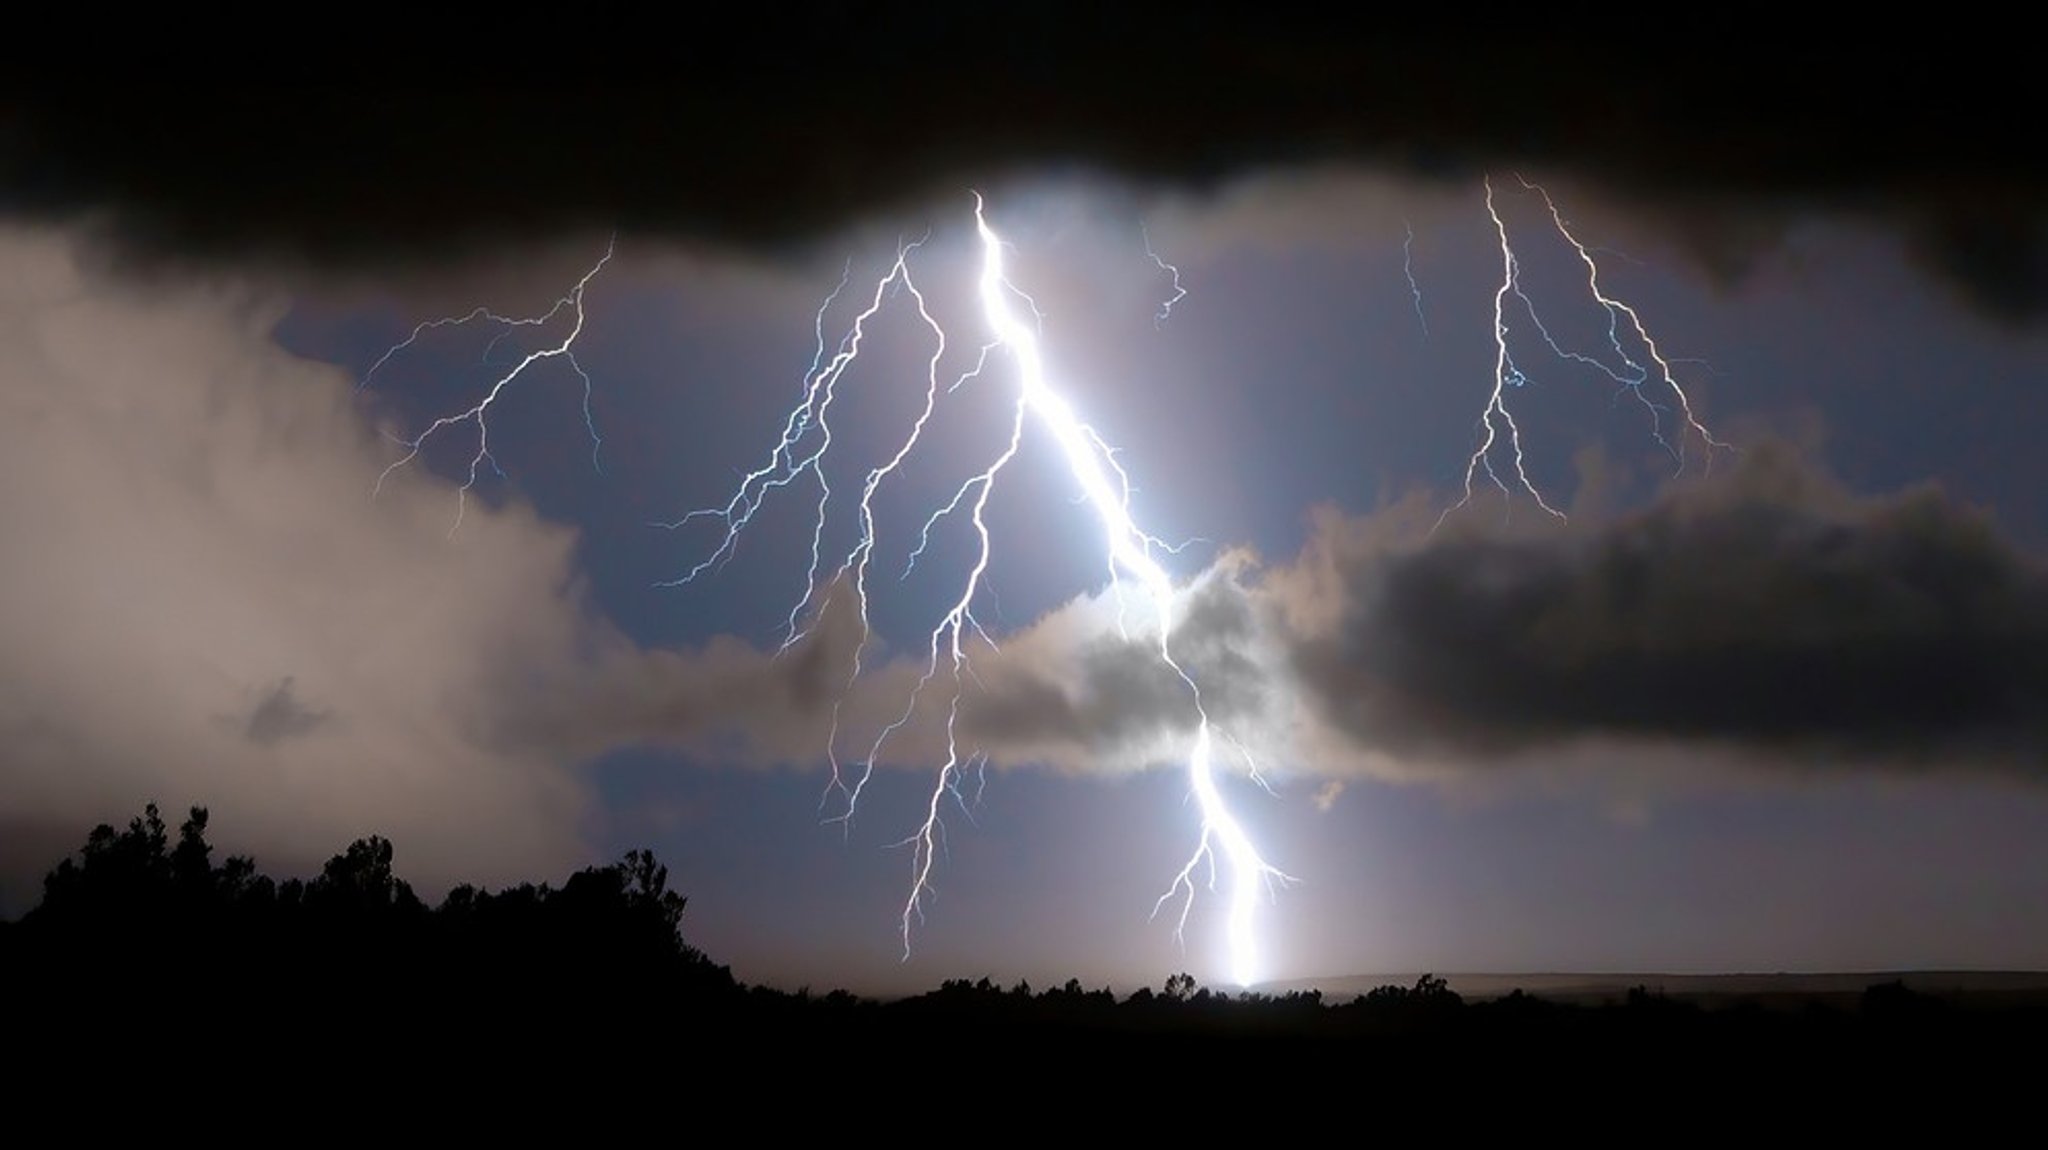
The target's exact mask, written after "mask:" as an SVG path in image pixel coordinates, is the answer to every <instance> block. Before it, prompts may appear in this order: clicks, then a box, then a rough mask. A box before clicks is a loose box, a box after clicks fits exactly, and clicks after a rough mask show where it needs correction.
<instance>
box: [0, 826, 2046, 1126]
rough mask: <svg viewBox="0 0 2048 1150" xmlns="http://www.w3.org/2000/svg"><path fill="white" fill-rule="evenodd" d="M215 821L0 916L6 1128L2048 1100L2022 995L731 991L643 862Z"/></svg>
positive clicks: (1992, 1109)
mask: <svg viewBox="0 0 2048 1150" xmlns="http://www.w3.org/2000/svg"><path fill="white" fill-rule="evenodd" d="M204 829H205V819H204V814H203V812H198V811H195V812H194V814H193V817H192V819H190V820H188V821H187V822H186V823H185V825H184V827H183V828H181V833H180V834H179V835H178V836H177V839H176V841H175V842H173V840H172V836H171V835H170V834H169V833H168V832H167V830H166V828H165V827H164V825H163V824H162V823H161V821H159V820H158V819H157V818H156V815H155V812H154V811H153V810H152V811H151V812H149V813H148V814H147V815H146V816H145V817H144V818H142V819H138V820H135V822H134V823H132V824H131V826H130V827H129V829H128V830H127V831H125V832H115V831H113V830H112V829H111V828H101V829H100V830H98V831H95V832H94V835H93V836H92V838H91V839H90V840H89V841H88V842H87V845H86V847H85V849H84V851H83V852H82V853H81V854H80V855H79V856H78V857H77V858H75V859H70V860H66V861H65V862H63V863H62V864H60V865H59V866H58V867H57V869H55V870H54V871H52V872H51V874H50V876H49V879H48V881H47V883H46V885H45V892H44V898H43V901H42V903H41V904H40V905H39V906H38V907H36V908H35V910H33V911H31V912H30V913H29V914H28V915H27V916H25V917H24V918H23V919H22V920H21V921H20V922H17V923H10V924H5V925H4V926H0V979H4V985H5V986H6V987H7V988H8V999H7V1008H6V1029H5V1033H6V1044H7V1049H8V1051H9V1054H10V1058H9V1066H10V1067H11V1069H10V1070H9V1071H8V1076H9V1081H10V1083H11V1085H12V1087H13V1089H12V1090H11V1091H9V1094H10V1096H11V1098H12V1099H13V1106H12V1110H13V1112H14V1113H15V1114H16V1115H17V1117H19V1116H23V1115H29V1114H32V1113H40V1112H42V1110H43V1109H45V1108H47V1106H48V1104H49V1102H50V1100H51V1099H52V1098H65V1099H74V1098H86V1099H89V1100H97V1101H96V1102H93V1103H92V1105H94V1106H99V1107H102V1108H111V1110H109V1111H108V1112H109V1113H114V1112H123V1111H124V1108H128V1107H141V1108H142V1109H152V1108H153V1107H158V1106H162V1105H166V1104H174V1105H183V1106H188V1107H192V1108H195V1109H194V1111H193V1112H194V1113H195V1114H227V1113H234V1112H237V1111H236V1109H235V1108H237V1107H250V1106H253V1107H262V1108H274V1107H275V1106H278V1105H282V1104H284V1103H285V1102H289V1103H290V1105H291V1106H292V1107H296V1108H299V1109H302V1110H305V1112H306V1113H308V1114H313V1113H318V1114H327V1115H330V1116H331V1117H332V1118H333V1119H334V1120H337V1121H347V1122H357V1121H362V1122H369V1121H384V1120H385V1119H384V1118H382V1117H380V1116H382V1115H385V1114H386V1113H397V1112H399V1111H405V1112H407V1113H411V1112H415V1111H417V1112H419V1113H422V1114H425V1113H428V1112H431V1113H433V1114H435V1115H436V1118H435V1119H434V1121H436V1122H448V1121H459V1122H461V1123H463V1124H464V1128H465V1129H470V1130H476V1129H481V1128H482V1127H483V1126H490V1127H495V1128H502V1127H504V1126H506V1125H511V1126H513V1127H518V1126H520V1125H521V1124H522V1123H525V1122H527V1121H529V1120H530V1121H535V1122H538V1121H542V1120H543V1118H542V1116H543V1115H546V1116H549V1118H548V1120H550V1121H555V1120H560V1118H561V1116H562V1115H563V1114H565V1113H570V1114H575V1115H581V1116H582V1117H580V1118H578V1119H577V1120H578V1121H586V1120H587V1121H589V1122H595V1123H598V1124H599V1125H603V1126H606V1127H609V1126H610V1118H616V1117H619V1116H621V1115H625V1114H629V1113H644V1112H643V1111H641V1110H636V1109H628V1110H617V1109H615V1108H616V1107H619V1106H628V1107H629V1108H630V1107H649V1106H651V1107H655V1108H656V1109H658V1110H663V1111H666V1110H667V1108H669V1107H680V1109H678V1110H675V1111H674V1112H673V1114H671V1115H670V1116H669V1120H670V1121H675V1122H686V1123H687V1124H688V1126H689V1127H690V1128H691V1129H696V1128H698V1127H699V1126H700V1125H701V1124H702V1123H703V1122H705V1121H709V1120H711V1119H712V1118H714V1117H717V1116H721V1115H722V1116H724V1117H722V1118H719V1121H721V1122H724V1121H725V1120H726V1119H729V1118H731V1117H733V1116H734V1115H744V1116H745V1119H746V1122H747V1123H749V1124H750V1125H748V1126H747V1127H746V1128H745V1129H744V1130H732V1131H728V1132H727V1133H726V1134H724V1135H721V1136H720V1137H718V1138H716V1139H714V1140H716V1141H721V1142H724V1141H737V1140H740V1139H742V1138H746V1139H749V1140H751V1138H752V1137H753V1136H754V1135H756V1134H759V1135H761V1136H767V1135H768V1134H771V1133H774V1132H777V1131H783V1132H788V1131H794V1130H799V1129H806V1128H808V1129H816V1130H820V1131H830V1130H834V1129H841V1130H868V1129H873V1128H875V1126H876V1124H877V1123H880V1124H883V1125H885V1126H886V1125H888V1124H891V1123H900V1124H905V1125H902V1126H901V1129H902V1130H904V1131H905V1132H906V1133H908V1132H913V1131H917V1130H921V1129H923V1130H926V1132H930V1131H929V1130H928V1128H926V1127H924V1126H922V1125H921V1124H922V1123H927V1122H929V1121H932V1120H933V1118H932V1116H934V1115H956V1116H961V1117H967V1118H971V1120H972V1121H973V1122H974V1123H975V1125H973V1126H971V1127H960V1128H957V1129H956V1128H953V1127H950V1126H949V1127H946V1129H949V1130H954V1131H955V1132H956V1133H960V1134H963V1135H965V1134H968V1133H970V1132H978V1133H979V1134H989V1133H991V1132H997V1131H1003V1130H1014V1129H1023V1128H1033V1129H1043V1130H1049V1131H1050V1130H1056V1129H1068V1130H1069V1132H1070V1133H1072V1134H1074V1135H1075V1136H1076V1137H1079V1136H1081V1135H1082V1134H1083V1133H1084V1132H1085V1131H1088V1130H1098V1129H1105V1128H1108V1127H1116V1128H1118V1129H1128V1130H1131V1131H1150V1132H1152V1133H1155V1134H1157V1133H1160V1132H1163V1131H1168V1130H1180V1131H1186V1132H1188V1133H1190V1134H1193V1135H1197V1136H1201V1135H1208V1136H1211V1137H1212V1138H1213V1137H1214V1136H1220V1135H1221V1134H1222V1133H1223V1132H1224V1131H1240V1130H1245V1131H1248V1130H1250V1129H1253V1128H1254V1127H1256V1128H1257V1129H1259V1130H1263V1131H1264V1132H1266V1133H1268V1134H1271V1133H1274V1132H1275V1131H1278V1130H1281V1129H1289V1130H1302V1131H1309V1130H1314V1129H1320V1126H1319V1125H1318V1124H1319V1123H1320V1122H1322V1121H1323V1119H1324V1118H1330V1119H1333V1120H1337V1121H1338V1122H1339V1124H1340V1128H1341V1129H1342V1130H1344V1131H1346V1132H1348V1133H1347V1137H1359V1138H1365V1137H1373V1138H1379V1137H1392V1136H1395V1131H1396V1130H1433V1131H1437V1132H1439V1133H1444V1134H1450V1133H1456V1132H1469V1131H1473V1130H1477V1129H1481V1128H1501V1127H1516V1128H1525V1129H1538V1128H1552V1129H1563V1128H1571V1129H1577V1130H1579V1132H1580V1133H1584V1134H1589V1135H1599V1134H1601V1133H1602V1132H1604V1135H1605V1136H1606V1137H1610V1138H1618V1137H1621V1136H1624V1134H1626V1133H1627V1132H1628V1131H1630V1130H1633V1131H1634V1132H1635V1134H1637V1135H1648V1134H1652V1133H1662V1134H1665V1135H1677V1134H1681V1133H1685V1132H1687V1131H1691V1132H1692V1133H1695V1134H1696V1133H1697V1132H1698V1129H1699V1128H1701V1124H1706V1125H1707V1126H1719V1125H1727V1124H1732V1125H1734V1126H1741V1125H1742V1124H1745V1123H1766V1124H1768V1123H1786V1122H1794V1121H1796V1122H1797V1123H1799V1124H1800V1128H1802V1129H1807V1130H1810V1131H1814V1132H1826V1131H1832V1132H1836V1133H1840V1132H1842V1131H1845V1130H1849V1129H1852V1128H1853V1129H1859V1130H1866V1131H1873V1132H1878V1133H1889V1134H1897V1133H1899V1132H1900V1131H1902V1130H1904V1129H1906V1128H1907V1127H1905V1126H1901V1125H1900V1124H1901V1123H1911V1124H1914V1126H1913V1128H1926V1129H1936V1130H1938V1131H1941V1132H1945V1133H1946V1134H1948V1135H1951V1136H1956V1137H1961V1136H1964V1135H1966V1134H1967V1133H1969V1132H1973V1131H1974V1132H1985V1133H1986V1136H1989V1135H1988V1132H1989V1131H1991V1130H1992V1129H1994V1128H2002V1126H2003V1124H2004V1123H2006V1122H2007V1121H2010V1120H2017V1119H2019V1118H2021V1117H2023V1116H2025V1115H2026V1114H2029V1113H2031V1111H2032V1109H2033V1107H2034V1106H2035V1104H2036V1102H2037V1100H2038V1098H2039V1097H2040V1095H2041V1093H2042V1087H2041V1085H2040V1084H2041V1081H2042V1069H2043V1066H2044V1058H2043V1055H2042V1054H2041V1053H2040V1052H2041V1050H2042V1049H2043V1046H2042V1041H2043V1039H2044V1038H2048V992H2044V989H2043V988H2044V987H2048V979H2043V978H2041V977H2039V976H2032V975H2025V974H2019V975H1988V974H1964V975H1939V974H1933V975H1927V974H1922V975H1910V976H1901V977H1884V976H1869V975H1847V976H1810V975H1809V976H1776V977H1772V978H1763V979H1757V978H1755V977H1754V976H1743V977H1747V978H1749V981H1747V982H1744V981H1739V980H1737V979H1735V978H1733V977H1720V978H1699V977H1673V976H1664V977H1659V976H1646V977H1645V978H1644V979H1643V980H1642V981H1640V982H1637V983H1636V984H1634V985H1618V984H1616V983H1615V982H1614V981H1613V980H1612V979H1611V977H1610V978H1609V979H1608V981H1606V982H1602V981H1601V977H1605V976H1599V977H1595V976H1529V978H1530V983H1531V984H1530V985H1529V986H1526V987H1519V986H1509V987H1502V986H1500V985H1491V986H1488V985H1483V980H1482V979H1479V978H1478V977H1477V976H1461V977H1460V978H1459V979H1458V985H1460V986H1463V987H1464V988H1465V990H1466V993H1460V990H1459V989H1458V988H1457V987H1455V986H1453V985H1452V983H1451V982H1450V981H1448V980H1445V979H1439V978H1434V977H1430V976H1426V975H1425V976H1419V977H1417V978H1415V979H1413V980H1412V981H1403V982H1391V983H1386V984H1383V985H1378V986H1373V987H1369V988H1366V989H1363V990H1361V991H1359V992H1358V993H1354V994H1350V995H1343V996H1340V995H1339V994H1336V993H1331V991H1330V988H1329V987H1328V986H1327V985H1326V986H1325V988H1323V989H1321V990H1302V989H1297V990H1282V991H1279V992H1276V993H1255V994H1230V993H1222V992H1217V991H1212V990H1209V989H1205V988H1202V987H1200V986H1197V985H1196V984H1195V983H1194V981H1193V980H1192V979H1190V978H1187V977H1186V976H1184V975H1182V976H1175V977H1173V978H1171V979H1168V980H1166V981H1165V982H1163V983H1162V985H1161V986H1160V987H1159V988H1156V989H1145V990H1140V991H1138V992H1136V993H1133V994H1126V995H1121V996H1119V995H1117V994H1113V993H1111V992H1110V991H1108V990H1091V989H1088V988H1085V987H1083V986H1081V985H1080V984H1079V983H1076V982H1069V983H1067V984H1066V985H1065V986H1062V987H1057V988H1048V989H1034V988H1031V987H1028V986H1024V985H1017V986H1008V987H1005V986H999V985H995V984H993V983H991V982H989V981H988V980H986V979H983V980H976V981H970V980H966V979H962V980H956V981H951V982H947V983H946V984H944V985H943V986H941V987H938V988H936V989H934V990H932V991H930V992H928V993H925V994H922V995H917V996H913V997H909V998H904V999H899V1000H895V1001H891V1002H876V1001H870V1000H863V999H859V998H856V997H854V996H852V995H849V994H846V993H843V992H835V993H829V994H810V993H800V994H790V993H786V992H782V991H778V990H773V989H768V988H763V987H750V986H747V985H745V984H744V983H742V982H741V981H739V980H738V979H736V978H734V977H733V975H732V973H731V972H730V971H729V970H728V969H726V968H725V967H723V966H720V965H718V964H717V963H716V962H715V961H714V960H713V959H711V958H710V957H708V956H706V955H704V954H702V953H700V952H698V951H697V950H695V949H694V948H692V947H690V946H689V945H688V944H687V943H686V942H684V941H683V937H682V934H681V930H680V928H681V922H682V914H683V909H684V900H683V899H682V898H681V897H680V896H679V895H678V894H676V893H675V892H673V891H671V890H669V889H668V886H667V872H666V869H665V868H663V867H661V866H660V865H659V864H658V863H657V862H656V861H655V860H654V859H653V857H652V856H651V855H647V854H645V853H644V852H635V853H633V854H631V855H628V856H627V858H626V859H625V860H623V861H622V862H620V863H617V864H614V865H612V866H610V867H602V868H591V869H588V870H585V871H582V872H579V873H577V874H576V875H573V876H571V877H570V878H569V879H568V880H567V881H566V882H565V883H564V884H563V885H562V886H561V887H560V888H553V887H549V886H544V885H543V886H531V885H529V886H522V887H517V888H513V889H511V890H506V891H501V892H496V893H492V892H485V891H479V890H476V889H474V888H468V887H464V888H458V889H457V890H456V891H454V892H451V893H450V894H449V896H448V897H447V898H446V899H445V900H444V901H443V902H442V903H441V904H440V905H439V906H438V907H434V908H429V907H428V906H426V905H425V904H424V903H422V902H421V901H420V900H419V899H417V898H416V897H414V895H413V892H412V891H411V889H410V888H409V887H408V886H407V885H406V884H405V883H404V882H403V881H402V880H399V879H397V878H395V877H394V876H393V875H392V873H391V869H390V860H391V852H390V845H389V844H388V843H385V842H383V841H382V840H378V839H371V840H364V841H362V842H358V843H357V844H355V845H353V846H351V847H350V849H349V851H348V852H346V853H344V854H342V855H338V856H336V857H335V858H334V859H333V860H332V861H330V862H329V864H328V866H327V868H326V870H325V871H323V873H322V874H321V875H320V876H319V877H318V878H316V879H314V880H311V881H309V882H298V881H296V880H294V881H288V882H285V883H275V882H272V881H271V880H270V879H268V878H264V877H262V876H260V875H257V874H256V873H255V872H254V869H253V866H252V865H251V864H249V863H248V862H247V860H238V859H237V860H229V861H228V862H226V863H224V864H220V865H215V864H214V863H213V862H212V860H211V858H210V848H207V847H206V844H205V842H204ZM1572 979H1576V980H1577V981H1575V982H1574V981H1570V980H1572ZM138 1099H150V1100H152V1101H151V1103H150V1104H149V1105H147V1106H145V1105H143V1103H141V1102H139V1101H137V1100H138ZM66 1105H67V1106H73V1107H74V1109H73V1110H71V1111H67V1113H74V1115H75V1114H77V1113H86V1112H78V1111H76V1110H75V1104H74V1103H70V1102H67V1103H66ZM306 1108H310V1109H306ZM266 1112H267V1109H266ZM87 1116H88V1117H90V1116H91V1115H90V1114H89V1113H88V1114H87ZM104 1116H105V1115H104V1114H102V1115H101V1117H104ZM1318 1116H1321V1117H1318ZM1645 1116H1648V1118H1654V1119H1655V1120H1656V1121H1657V1122H1659V1123H1663V1124H1664V1125H1663V1127H1661V1128H1660V1129H1659V1130H1652V1129H1649V1128H1643V1127H1641V1125H1640V1124H1641V1123H1643V1122H1645V1121H1647V1120H1648V1118H1646V1117H1645ZM601 1119H603V1120H602V1121H601ZM2027 1121H2029V1122H2031V1121H2032V1120H2031V1119H2027ZM1930 1122H1931V1123H1934V1124H1935V1126H1934V1127H1926V1126H1924V1124H1926V1123H1930ZM1418 1123H1420V1124H1421V1125H1420V1126H1418V1125H1417V1124H1418ZM1587 1123H1591V1124H1592V1125H1591V1126H1587V1125H1585V1124H1587ZM1615 1123H1619V1125H1614V1124H1615ZM1247 1124H1249V1125H1247ZM1574 1124H1577V1125H1574ZM591 1129H592V1130H594V1129H596V1127H591ZM721 1129H723V1127H721ZM1791 1129H1792V1128H1791V1127H1783V1128H1779V1127H1771V1126H1760V1127H1757V1128H1756V1129H1755V1130H1754V1131H1753V1133H1755V1134H1757V1135H1758V1136H1764V1135H1766V1134H1767V1133H1768V1132H1769V1131H1771V1130H1776V1132H1777V1133H1779V1134H1785V1133H1787V1132H1788V1131H1790V1130H1791ZM531 1132H532V1131H528V1133H531ZM587 1132H588V1131H586V1133H587ZM672 1133H673V1131H672ZM1413 1136H1414V1135H1402V1137H1404V1138H1409V1137H1413ZM692 1140H695V1139H692ZM1685 1140H1688V1141H1690V1140H1693V1139H1691V1138H1690V1137H1688V1138H1686V1139H1685Z"/></svg>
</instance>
